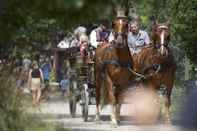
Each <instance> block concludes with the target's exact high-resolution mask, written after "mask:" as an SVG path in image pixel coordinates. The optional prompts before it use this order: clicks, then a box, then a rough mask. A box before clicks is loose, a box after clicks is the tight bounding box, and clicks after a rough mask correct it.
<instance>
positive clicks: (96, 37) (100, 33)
mask: <svg viewBox="0 0 197 131" xmlns="http://www.w3.org/2000/svg"><path fill="white" fill-rule="evenodd" d="M110 39H111V37H110V31H109V30H108V29H107V21H106V20H102V21H101V24H100V25H99V27H97V28H95V29H94V30H92V32H91V33H90V44H91V45H92V46H93V47H95V48H97V46H98V45H99V43H100V42H102V41H108V42H109V40H110Z"/></svg>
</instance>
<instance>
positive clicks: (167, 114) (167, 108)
mask: <svg viewBox="0 0 197 131" xmlns="http://www.w3.org/2000/svg"><path fill="white" fill-rule="evenodd" d="M171 90H172V89H171V88H170V89H166V92H165V98H164V99H165V106H164V108H165V123H166V124H170V123H171V118H170V106H171Z"/></svg>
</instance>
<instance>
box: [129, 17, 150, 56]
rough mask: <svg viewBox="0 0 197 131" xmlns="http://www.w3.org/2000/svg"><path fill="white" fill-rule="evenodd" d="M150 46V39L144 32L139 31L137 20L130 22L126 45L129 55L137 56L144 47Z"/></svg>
mask: <svg viewBox="0 0 197 131" xmlns="http://www.w3.org/2000/svg"><path fill="white" fill-rule="evenodd" d="M149 44H150V38H149V36H148V33H147V32H146V31H143V30H140V29H139V22H138V20H133V21H131V23H130V25H129V33H128V45H129V50H130V52H131V54H132V55H133V54H138V53H139V52H140V51H141V50H142V49H143V48H144V47H145V46H147V45H149Z"/></svg>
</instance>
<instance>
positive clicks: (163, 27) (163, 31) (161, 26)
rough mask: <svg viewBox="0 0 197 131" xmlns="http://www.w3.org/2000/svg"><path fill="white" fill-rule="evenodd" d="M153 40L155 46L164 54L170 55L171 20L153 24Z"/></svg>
mask: <svg viewBox="0 0 197 131" xmlns="http://www.w3.org/2000/svg"><path fill="white" fill-rule="evenodd" d="M152 40H153V44H154V47H155V48H156V49H157V50H158V51H159V53H160V54H161V55H163V56H165V55H168V43H169V41H170V23H169V20H168V21H167V22H165V23H158V22H157V21H156V22H155V23H154V25H153V30H152Z"/></svg>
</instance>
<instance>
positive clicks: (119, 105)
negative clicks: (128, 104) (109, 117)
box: [116, 103, 121, 123]
mask: <svg viewBox="0 0 197 131" xmlns="http://www.w3.org/2000/svg"><path fill="white" fill-rule="evenodd" d="M120 110H121V104H120V103H118V104H116V119H117V122H118V123H120Z"/></svg>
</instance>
